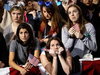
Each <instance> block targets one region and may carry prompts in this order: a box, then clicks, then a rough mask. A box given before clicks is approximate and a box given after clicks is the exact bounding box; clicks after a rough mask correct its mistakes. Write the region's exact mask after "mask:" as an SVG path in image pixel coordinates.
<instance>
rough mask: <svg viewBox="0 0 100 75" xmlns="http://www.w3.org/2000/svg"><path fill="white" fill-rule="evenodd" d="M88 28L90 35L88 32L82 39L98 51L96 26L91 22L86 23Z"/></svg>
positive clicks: (90, 47) (89, 46)
mask: <svg viewBox="0 0 100 75" xmlns="http://www.w3.org/2000/svg"><path fill="white" fill-rule="evenodd" d="M86 30H87V32H88V36H87V34H86V35H85V38H84V39H82V42H83V43H84V45H85V46H86V47H87V48H89V49H90V50H92V51H96V50H97V43H96V31H95V28H94V26H93V25H92V24H91V23H88V24H87V25H86Z"/></svg>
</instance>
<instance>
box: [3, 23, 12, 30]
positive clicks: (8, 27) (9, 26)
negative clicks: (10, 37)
mask: <svg viewBox="0 0 100 75" xmlns="http://www.w3.org/2000/svg"><path fill="white" fill-rule="evenodd" d="M11 27H12V24H10V25H8V26H7V27H6V28H5V29H4V30H6V29H10V28H11Z"/></svg>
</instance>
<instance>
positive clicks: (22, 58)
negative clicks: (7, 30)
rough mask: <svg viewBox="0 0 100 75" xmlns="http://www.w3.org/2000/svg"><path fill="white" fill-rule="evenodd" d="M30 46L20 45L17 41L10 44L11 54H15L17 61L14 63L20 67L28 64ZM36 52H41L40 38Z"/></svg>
mask: <svg viewBox="0 0 100 75" xmlns="http://www.w3.org/2000/svg"><path fill="white" fill-rule="evenodd" d="M27 47H28V46H23V45H21V44H20V43H18V42H17V41H16V40H13V41H12V42H11V44H10V49H9V52H14V53H15V59H14V61H15V62H16V64H18V65H25V63H26V62H27V57H28V55H27V51H26V49H27ZM35 50H40V43H39V40H38V38H36V47H35ZM35 50H34V51H35Z"/></svg>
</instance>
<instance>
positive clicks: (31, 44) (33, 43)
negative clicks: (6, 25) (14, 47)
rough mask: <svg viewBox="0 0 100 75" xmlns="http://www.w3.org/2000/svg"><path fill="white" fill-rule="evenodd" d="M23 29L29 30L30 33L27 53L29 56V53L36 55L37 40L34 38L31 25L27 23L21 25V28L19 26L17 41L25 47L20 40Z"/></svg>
mask: <svg viewBox="0 0 100 75" xmlns="http://www.w3.org/2000/svg"><path fill="white" fill-rule="evenodd" d="M21 29H27V30H28V32H29V36H30V37H29V40H28V42H27V44H26V45H27V46H28V47H27V53H28V54H29V52H30V53H32V54H33V55H34V50H35V47H36V41H35V40H36V39H35V37H34V36H33V30H32V28H31V27H30V25H29V24H27V23H21V24H20V25H19V26H18V28H17V32H16V40H17V42H18V43H20V44H21V45H23V41H22V40H21V39H20V37H19V31H20V30H21Z"/></svg>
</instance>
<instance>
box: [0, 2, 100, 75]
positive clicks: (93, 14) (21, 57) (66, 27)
mask: <svg viewBox="0 0 100 75" xmlns="http://www.w3.org/2000/svg"><path fill="white" fill-rule="evenodd" d="M57 2H61V4H60V5H59V6H58V5H57ZM7 4H8V5H9V7H10V10H9V11H8V10H7V8H4V5H5V3H4V0H0V68H4V67H12V68H14V69H16V70H18V71H19V72H20V74H22V75H26V74H28V72H29V70H30V69H31V68H32V67H34V66H33V65H32V64H31V63H30V62H29V61H28V56H29V54H30V53H31V54H32V55H33V56H35V57H36V58H38V59H40V62H39V63H41V64H42V66H43V67H44V69H45V70H46V72H47V74H49V75H60V74H62V75H70V74H73V73H77V72H75V71H74V72H73V65H75V63H74V64H73V61H74V59H75V57H77V56H78V57H79V58H83V56H84V55H85V54H87V53H89V52H90V51H92V54H93V56H94V57H100V50H99V49H100V46H99V44H100V38H99V37H100V35H99V32H100V22H99V21H100V0H61V1H57V0H7ZM43 48H45V49H47V50H48V51H45V50H44V51H43V50H42V49H43ZM79 58H78V59H79ZM20 65H25V66H24V67H20ZM78 65H80V64H78ZM76 66H77V65H76ZM78 72H79V71H78Z"/></svg>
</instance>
